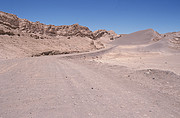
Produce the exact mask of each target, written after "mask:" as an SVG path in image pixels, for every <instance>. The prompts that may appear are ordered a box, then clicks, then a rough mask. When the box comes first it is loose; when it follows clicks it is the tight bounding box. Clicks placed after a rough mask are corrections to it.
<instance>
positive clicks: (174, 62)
mask: <svg viewBox="0 0 180 118" xmlns="http://www.w3.org/2000/svg"><path fill="white" fill-rule="evenodd" d="M179 60H180V54H163V53H156V52H155V53H149V52H148V53H135V52H121V53H119V54H114V53H110V54H108V55H105V56H103V58H101V59H96V61H97V62H102V63H109V64H112V65H121V66H127V67H128V68H129V69H133V70H142V69H152V68H153V69H160V70H165V71H172V72H174V73H176V74H178V75H180V62H179Z"/></svg>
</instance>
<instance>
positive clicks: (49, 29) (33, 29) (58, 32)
mask: <svg viewBox="0 0 180 118" xmlns="http://www.w3.org/2000/svg"><path fill="white" fill-rule="evenodd" d="M0 27H1V30H0V34H6V33H7V34H15V35H30V36H31V37H34V38H44V37H45V36H50V37H51V36H80V37H88V38H90V39H94V40H96V39H98V38H100V37H102V36H104V35H105V34H108V35H114V34H115V33H114V34H113V33H110V32H108V31H106V30H98V31H96V32H92V31H90V30H89V28H88V27H84V26H80V25H79V24H73V25H62V26H54V25H45V24H42V23H40V22H31V21H28V20H26V19H20V18H18V17H17V16H16V15H13V14H9V13H5V12H2V11H0Z"/></svg>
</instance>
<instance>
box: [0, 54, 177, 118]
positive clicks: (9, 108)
mask: <svg viewBox="0 0 180 118" xmlns="http://www.w3.org/2000/svg"><path fill="white" fill-rule="evenodd" d="M127 63H128V62H127ZM168 63H169V62H168ZM168 63H167V64H168ZM179 90H180V78H179V76H178V75H176V74H174V73H173V72H170V71H161V70H156V69H144V70H132V69H129V68H128V67H125V66H123V65H122V66H120V64H116V65H115V64H113V65H112V64H110V63H109V64H107V63H101V62H96V61H95V60H94V59H93V60H92V59H91V60H89V59H86V60H85V59H79V58H77V59H70V58H64V57H63V58H62V56H48V57H33V58H32V57H29V58H21V59H9V60H0V118H60V117H61V118H72V117H73V118H120V117H121V118H133V117H134V118H146V117H147V118H178V117H179V116H180V91H179Z"/></svg>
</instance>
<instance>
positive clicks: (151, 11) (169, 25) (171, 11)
mask: <svg viewBox="0 0 180 118" xmlns="http://www.w3.org/2000/svg"><path fill="white" fill-rule="evenodd" d="M0 11H4V12H8V13H13V14H16V15H17V16H18V17H20V18H25V19H28V20H30V21H33V22H35V21H40V22H41V23H45V24H53V25H71V24H75V23H78V24H80V25H83V26H87V27H89V28H90V30H92V31H95V30H98V29H106V30H114V31H115V32H116V33H118V34H123V33H132V32H135V31H138V30H143V29H148V28H153V29H154V30H156V31H158V32H160V33H167V32H174V31H180V0H0Z"/></svg>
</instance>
